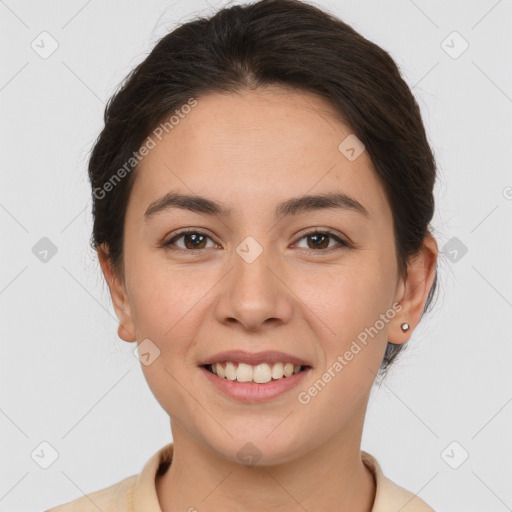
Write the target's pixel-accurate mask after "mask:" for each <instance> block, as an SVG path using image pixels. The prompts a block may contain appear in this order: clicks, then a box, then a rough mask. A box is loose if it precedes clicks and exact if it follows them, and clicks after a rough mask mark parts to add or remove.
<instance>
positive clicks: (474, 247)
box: [0, 0, 512, 512]
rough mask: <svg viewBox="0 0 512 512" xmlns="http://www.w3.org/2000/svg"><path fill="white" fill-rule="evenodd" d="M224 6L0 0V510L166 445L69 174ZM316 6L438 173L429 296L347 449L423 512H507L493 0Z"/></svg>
mask: <svg viewBox="0 0 512 512" xmlns="http://www.w3.org/2000/svg"><path fill="white" fill-rule="evenodd" d="M237 3H243V2H237ZM224 4H225V2H223V1H218V2H214V1H213V0H208V2H207V1H206V0H197V1H194V2H192V1H186V0H181V1H177V2H164V1H157V0H153V1H150V2H143V1H142V0H139V1H130V2H126V1H125V2H121V1H120V0H116V1H111V2H105V1H104V2H100V1H99V0H90V1H84V0H76V1H75V0H74V1H67V2H64V1H35V0H32V1H25V2H22V1H16V0H5V1H3V0H0V34H1V35H0V38H1V55H2V65H1V68H0V109H1V110H0V119H1V135H0V137H1V141H2V165H1V179H2V185H1V187H0V225H1V244H0V257H1V265H0V342H1V347H0V348H1V352H0V354H1V355H0V390H1V391H0V510H3V511H7V510H9V511H13V512H21V511H29V510H42V509H45V508H49V507H50V506H55V505H57V504H60V503H64V502H66V501H69V500H72V499H75V498H77V497H79V496H81V495H82V493H90V492H92V491H95V490H98V489H103V488H105V487H107V486H109V485H112V484H114V483H116V482H118V481H119V480H121V479H123V478H125V477H127V476H129V475H132V474H135V473H138V472H140V470H141V469H142V466H143V464H144V463H145V462H146V460H147V459H148V458H149V457H150V456H151V455H152V454H153V453H154V452H156V451H157V450H158V449H159V448H160V447H162V446H163V445H164V444H166V443H168V442H170V441H171V437H170V428H169V423H168V417H167V415H166V413H164V411H163V410H162V409H161V408H160V406H159V404H158V403H157V402H156V400H155V399H154V397H153V395H152V394H151V392H150V391H149V389H148V387H147V384H146V382H145V380H144V378H143V375H142V371H141V368H140V363H139V361H138V360H137V359H136V358H135V357H134V356H133V354H132V352H131V351H132V349H133V347H134V345H132V344H127V343H125V342H123V341H121V340H120V339H118V338H117V333H116V327H117V321H116V318H115V314H114V311H113V308H112V306H111V304H110V297H109V294H108V290H107V288H106V285H104V284H103V281H102V277H101V274H100V270H99V265H98V263H97V261H96V259H95V254H94V253H93V252H92V250H91V249H90V248H89V245H88V242H89V236H90V231H91V213H90V207H91V202H90V199H89V195H90V192H89V185H88V182H87V176H86V164H87V156H88V152H89V150H90V148H91V145H92V143H93V142H94V140H95V138H96V136H97V135H98V133H99V131H100V129H101V127H102V116H103V109H104V104H105V102H106V100H107V99H108V98H109V97H110V95H111V94H112V93H113V92H114V90H115V88H116V86H117V84H118V83H119V82H120V81H121V79H122V78H123V77H124V76H125V75H126V74H127V73H128V72H129V71H130V70H131V69H132V68H133V67H134V66H135V65H136V64H137V63H138V62H140V61H141V60H142V59H143V58H144V57H145V56H146V55H147V53H148V52H149V51H150V50H151V48H152V47H153V46H154V44H155V43H156V42H157V40H158V39H159V38H160V37H162V36H163V35H164V34H165V33H166V32H167V31H168V30H169V29H171V28H173V27H174V26H176V25H177V24H178V23H181V22H183V21H185V20H188V19H189V18H190V17H191V16H192V15H195V14H202V15H208V14H210V13H212V12H213V10H214V8H215V7H220V6H221V5H224ZM318 5H320V6H322V7H325V8H327V9H328V10H330V11H331V12H333V13H335V14H336V15H338V16H340V17H341V18H342V19H343V20H345V21H346V22H348V23H349V24H351V25H352V26H353V27H354V28H355V29H356V30H358V31H360V32H361V33H362V34H363V35H364V36H366V37H367V38H369V39H370V40H372V41H374V42H376V43H377V44H379V45H381V46H382V47H383V48H384V49H386V50H388V51H389V52H390V53H391V55H392V56H393V57H394V58H395V60H396V62H397V63H398V65H399V66H400V68H401V70H402V73H403V74H404V77H405V78H406V80H407V82H408V84H409V85H410V86H411V87H412V88H413V91H414V94H415V96H416V97H417V99H418V101H419V104H420V106H421V109H422V114H423V117H424V122H425V125H426V127H427V130H428V133H429V138H430V140H431V143H432V145H433V147H434V150H435V154H436V158H437V162H438V165H439V180H438V183H437V185H436V199H437V212H436V216H435V218H434V221H433V226H434V228H435V234H436V237H437V240H438V243H439V246H440V248H441V249H442V254H440V258H439V279H440V294H439V297H438V299H437V304H436V306H435V308H434V311H433V312H432V313H430V314H429V315H428V316H426V317H425V318H424V319H423V321H422V323H421V324H420V326H419V327H418V328H417V330H416V331H415V333H414V335H413V337H412V340H411V341H410V342H409V347H408V350H407V352H406V354H405V355H404V356H403V357H402V359H401V361H400V362H399V363H398V365H397V366H396V367H395V368H394V369H393V370H392V372H391V374H390V375H389V378H388V380H387V381H385V384H382V385H381V386H380V387H377V386H375V388H374V390H373V391H372V398H371V402H370V406H369V410H368V415H367V419H366V423H365V430H364V436H363V445H362V448H363V449H364V450H366V451H368V452H370V453H372V454H373V455H374V456H375V457H376V458H377V460H378V461H379V462H380V464H381V466H382V467H383V469H384V472H385V474H386V475H387V476H388V477H390V478H391V479H392V480H394V481H396V482H397V483H399V484H400V485H402V486H404V487H405V488H407V489H410V490H411V491H413V492H414V493H418V494H419V496H420V497H422V498H423V499H424V500H426V501H427V502H428V503H430V504H431V505H432V506H434V507H435V508H436V510H437V511H451V512H457V511H465V512H471V511H475V512H476V511H479V512H481V511H484V510H485V511H487V512H489V511H496V512H501V511H505V510H512V486H511V485H510V484H511V483H512V457H511V456H512V440H511V434H510V432H511V431H512V429H511V424H512V379H511V370H510V366H511V363H512V343H511V341H512V334H511V332H512V322H511V319H512V309H511V308H512V279H511V274H512V272H511V261H512V229H511V219H512V172H511V167H510V161H511V146H512V144H511V132H512V130H511V125H512V76H511V68H510V54H511V45H512V36H511V34H512V22H511V20H512V1H511V0H500V1H495V0H489V1H487V0H486V1H484V0H480V1H471V2H468V1H465V2H463V1H451V2H444V1H431V2H429V1H425V0H414V1H412V0H393V1H386V2H383V1H379V0H372V1H364V2H358V1H356V0H346V1H345V0H343V1H342V0H337V1H334V0H330V1H319V2H318ZM43 31H47V32H48V33H49V34H50V35H51V38H53V39H54V40H56V41H57V43H58V48H57V50H56V51H55V52H54V53H53V54H52V55H50V56H47V58H42V57H41V56H40V54H39V53H37V52H36V51H35V50H34V49H33V48H32V47H31V44H32V42H33V41H35V42H34V43H33V44H34V46H36V45H39V47H37V46H36V48H37V50H38V51H39V52H40V53H41V52H43V51H49V50H50V49H51V39H50V38H49V36H40V34H41V32H43ZM454 31H456V32H457V33H458V34H459V35H457V34H452V33H453V32H454ZM507 32H508V33H507ZM43 37H44V38H46V39H44V41H43V42H41V39H42V38H43ZM443 41H445V42H444V43H443ZM464 41H467V44H469V46H468V48H467V49H466V51H464V52H463V53H461V54H460V55H459V53H460V52H461V50H463V49H464V46H465V43H464ZM43 46H44V48H42V47H43ZM45 56H46V55H45ZM43 237H47V238H48V239H49V240H51V242H52V243H53V244H54V245H55V247H56V248H57V253H56V254H55V255H52V253H51V252H49V253H48V255H47V261H46V262H43V261H41V260H40V258H39V257H36V255H35V254H34V252H36V253H37V252H38V251H37V249H39V250H40V247H39V246H38V245H36V244H38V243H40V244H43V245H44V244H45V243H46V244H47V243H48V242H44V241H43V242H39V241H40V240H41V238H43ZM34 246H36V249H35V250H34V251H33V247H34ZM465 249H467V253H465V254H464V251H465ZM40 257H41V256H40ZM454 441H455V444H451V443H453V442H454ZM43 442H46V443H49V444H50V445H51V446H52V447H53V449H54V450H56V452H57V453H58V458H57V460H55V462H54V463H53V464H51V465H50V467H48V469H43V468H42V467H40V465H41V464H43V465H44V464H49V463H50V462H51V453H52V451H51V450H52V449H51V448H49V447H48V446H47V445H42V447H41V443H43ZM447 447H448V448H447ZM41 450H42V451H41ZM43 452H44V454H45V455H44V457H43V456H41V453H43ZM466 452H467V453H468V454H469V458H468V459H467V460H466V461H464V462H463V463H462V464H461V465H460V466H459V467H458V468H457V469H454V468H453V467H450V465H451V466H458V465H459V464H460V463H461V461H462V460H463V458H464V456H465V453H466ZM34 453H35V454H34ZM31 454H34V456H33V457H32V455H31ZM36 454H40V455H39V457H38V456H37V455H36ZM404 510H406V509H404Z"/></svg>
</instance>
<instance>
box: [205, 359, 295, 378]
mask: <svg viewBox="0 0 512 512" xmlns="http://www.w3.org/2000/svg"><path fill="white" fill-rule="evenodd" d="M211 367H212V372H213V373H215V374H216V375H218V376H219V377H221V378H224V379H228V380H237V381H238V382H251V381H254V382H257V383H258V384H264V383H265V382H270V381H271V380H272V379H282V378H283V376H284V377H290V375H292V374H295V373H298V372H299V371H300V368H301V367H300V365H299V366H294V365H293V364H292V363H275V364H268V363H262V364H258V365H255V366H252V365H250V364H245V363H236V362H233V361H226V362H225V363H215V364H212V365H211Z"/></svg>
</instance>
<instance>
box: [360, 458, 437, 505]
mask: <svg viewBox="0 0 512 512" xmlns="http://www.w3.org/2000/svg"><path fill="white" fill-rule="evenodd" d="M361 458H362V460H363V462H364V464H365V465H366V466H367V467H368V468H369V469H370V470H371V471H372V473H373V475H374V478H375V483H376V493H375V501H374V505H373V508H372V512H395V511H396V510H402V511H403V512H435V510H434V509H433V508H432V507H431V506H430V505H428V504H427V503H425V501H423V500H422V499H421V498H420V497H419V496H418V495H417V494H414V493H412V492H410V491H408V490H407V489H404V488H403V487H401V486H400V485H398V484H396V483H395V482H393V481H392V480H390V479H389V478H388V477H387V476H385V475H384V473H383V471H382V468H381V467H380V465H379V463H378V462H377V460H376V459H375V457H373V456H372V455H370V454H369V453H367V452H364V451H361Z"/></svg>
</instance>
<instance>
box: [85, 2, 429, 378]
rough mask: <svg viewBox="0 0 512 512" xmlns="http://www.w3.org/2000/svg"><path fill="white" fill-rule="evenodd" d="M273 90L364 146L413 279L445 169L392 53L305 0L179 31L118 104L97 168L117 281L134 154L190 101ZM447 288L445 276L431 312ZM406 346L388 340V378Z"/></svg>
mask: <svg viewBox="0 0 512 512" xmlns="http://www.w3.org/2000/svg"><path fill="white" fill-rule="evenodd" d="M266 85H282V86H284V87H291V88H293V89H296V90H301V91H305V92H312V93H315V94H317V95H319V96H321V97H322V98H325V99H326V100H328V101H329V103H330V104H331V105H332V107H333V109H334V111H335V112H336V113H338V114H339V115H340V116H341V118H343V119H344V120H345V122H346V123H347V124H348V126H350V128H351V130H352V131H353V133H354V134H355V135H356V136H357V137H358V138H359V139H360V140H361V141H362V143H363V144H364V145H365V148H366V151H367V152H368V154H369V156H370V158H371V160H372V162H373V165H374V167H375V169H376V172H377V174H378V177H379V179H380V181H381V183H382V185H383V187H384V189H385V192H386V195H387V198H388V200H389V203H390V205H391V210H392V213H393V224H394V234H395V245H396V249H397V259H398V261H397V263H398V269H399V272H400V275H401V276H404V277H405V276H406V272H407V261H408V259H409V258H410V257H411V256H414V255H416V254H417V253H418V251H419V249H420V248H421V246H422V242H423V239H424V237H425V236H427V235H428V234H430V231H429V222H430V221H431V219H432V216H433V213H434V197H433V188H434V182H435V179H436V165H435V161H434V156H433V154H432V150H431V148H430V146H429V144H428V141H427V137H426V134H425V129H424V126H423V123H422V119H421V114H420V111H419V107H418V104H417V103H416V100H415V99H414V97H413V95H412V93H411V91H410V89H409V87H408V86H407V84H406V83H405V81H404V80H403V78H402V77H401V75H400V72H399V70H398V68H397V65H396V64H395V62H394V61H393V59H392V58H391V57H390V55H389V54H388V53H387V52H386V51H384V50H383V49H382V48H380V47H379V46H377V45H376V44H374V43H372V42H370V41H368V40H367V39H365V38H364V37H363V36H362V35H360V34H359V33H357V32H356V31H355V30H354V29H353V28H351V27H350V26H349V25H347V24H346V23H344V22H343V21H341V20H340V19H338V18H336V17H334V16H333V15H331V14H329V13H327V12H324V11H322V10H321V9H319V8H317V7H314V6H311V5H308V4H305V3H303V2H301V1H299V0H261V1H258V2H256V3H252V4H247V5H243V6H231V7H226V8H224V9H222V10H220V11H218V12H217V13H216V14H215V15H214V16H212V17H210V18H196V19H194V20H192V21H190V22H187V23H185V24H183V25H181V26H179V27H177V28H176V29H175V30H173V31H172V32H170V33H169V34H167V35H166V36H165V37H163V38H162V39H161V40H160V41H159V42H158V43H157V44H156V46H155V47H154V49H153V50H152V51H151V53H150V54H149V55H148V56H147V57H146V59H145V60H144V61H143V62H141V63H140V64H139V65H138V66H136V67H135V68H134V69H133V70H132V71H131V72H130V73H129V75H128V76H127V77H126V79H125V80H124V82H123V83H122V84H121V86H120V88H119V90H118V91H117V92H116V93H115V94H114V95H113V96H112V97H111V98H110V100H109V101H108V103H107V106H106V108H105V114H104V121H105V126H104V128H103V130H102V131H101V134H100V135H99V137H98V139H97V140H96V142H95V145H94V147H93V150H92V153H91V157H90V160H89V179H90V182H91V186H92V192H93V194H92V195H93V198H92V200H93V217H94V226H93V232H92V237H91V244H92V246H93V247H94V248H95V249H98V248H99V246H100V245H101V244H105V245H106V246H107V247H108V254H109V257H110V260H111V263H112V265H113V267H114V270H115V272H116V274H117V275H118V276H121V277H123V278H124V268H123V230H124V218H125V212H126V207H127V203H128V198H129V194H130V191H131V188H132V186H133V183H134V180H135V177H136V169H137V159H136V158H134V154H135V152H137V151H138V149H139V148H140V147H141V145H142V144H143V142H144V140H145V139H146V138H147V137H148V135H149V134H150V133H151V131H152V130H154V129H155V127H157V126H158V125H159V124H160V123H161V122H162V121H163V120H164V119H165V118H166V117H168V116H169V115H172V113H173V112H176V111H177V109H180V108H182V107H183V106H184V105H186V104H187V103H189V102H190V99H191V98H197V97H198V96H200V95H201V94H206V93H210V92H235V91H237V90H240V89H255V88H257V87H264V86H266ZM178 113H179V112H178ZM121 169H124V172H120V171H121ZM113 178H115V180H114V179H113ZM436 285H437V268H436V277H435V280H434V283H433V285H432V287H431V289H430V291H429V294H428V298H427V301H426V304H425V310H424V313H425V312H426V311H427V310H428V309H429V306H430V304H431V301H432V297H433V294H434V290H435V289H436ZM403 347H404V345H402V344H399V345H396V344H393V343H390V342H388V345H387V347H386V353H385V356H384V359H383V362H382V365H381V370H382V371H383V372H385V371H386V370H387V368H388V366H389V365H390V364H391V363H392V362H393V360H394V359H395V358H396V356H397V355H398V353H399V352H400V351H401V350H402V348H403Z"/></svg>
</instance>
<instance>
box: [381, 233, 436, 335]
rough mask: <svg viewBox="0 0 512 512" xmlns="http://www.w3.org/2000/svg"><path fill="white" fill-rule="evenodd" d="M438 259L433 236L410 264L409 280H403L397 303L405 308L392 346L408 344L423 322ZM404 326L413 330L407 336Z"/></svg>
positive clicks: (395, 323)
mask: <svg viewBox="0 0 512 512" xmlns="http://www.w3.org/2000/svg"><path fill="white" fill-rule="evenodd" d="M437 255H438V248H437V242H436V240H435V238H434V237H433V236H432V235H427V236H426V237H425V238H424V240H423V246H422V248H421V249H420V252H419V254H417V255H416V256H414V257H413V258H411V259H410V261H409V262H408V264H407V276H406V277H405V278H401V280H400V283H399V286H398V288H397V293H396V295H395V301H396V302H399V303H400V304H401V305H402V309H401V310H400V312H399V313H398V314H397V315H396V316H395V318H394V319H393V322H392V323H391V325H390V328H389V331H388V336H389V341H390V342H391V343H394V344H397V345H400V344H402V343H405V342H406V341H408V340H409V339H410V337H411V334H412V332H413V330H414V329H415V327H416V326H417V325H418V323H419V321H420V320H421V316H422V314H423V309H424V308H425V303H426V301H427V297H428V293H429V291H430V288H431V287H432V284H433V283H434V279H435V277H436V263H437ZM404 322H407V323H408V324H409V326H410V328H409V330H408V331H407V332H403V331H402V328H401V325H402V323H404Z"/></svg>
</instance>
